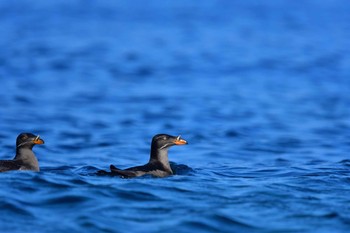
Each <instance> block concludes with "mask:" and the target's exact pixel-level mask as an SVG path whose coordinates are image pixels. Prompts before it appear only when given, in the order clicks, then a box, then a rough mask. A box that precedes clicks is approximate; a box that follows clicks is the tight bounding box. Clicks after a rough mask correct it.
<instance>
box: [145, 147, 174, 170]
mask: <svg viewBox="0 0 350 233" xmlns="http://www.w3.org/2000/svg"><path fill="white" fill-rule="evenodd" d="M149 162H150V163H151V162H160V163H161V164H163V166H164V167H165V168H167V169H169V170H171V168H170V164H169V159H168V148H164V149H159V148H156V147H155V146H152V147H151V155H150V160H149Z"/></svg>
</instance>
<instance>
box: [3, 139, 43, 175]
mask: <svg viewBox="0 0 350 233" xmlns="http://www.w3.org/2000/svg"><path fill="white" fill-rule="evenodd" d="M36 144H44V140H42V139H41V138H40V136H39V135H37V136H36V135H34V134H32V133H21V134H20V135H18V137H17V140H16V156H15V158H14V159H13V160H0V172H6V171H12V170H31V171H39V170H40V168H39V163H38V160H37V158H36V157H35V154H34V152H33V151H32V149H33V146H34V145H36Z"/></svg>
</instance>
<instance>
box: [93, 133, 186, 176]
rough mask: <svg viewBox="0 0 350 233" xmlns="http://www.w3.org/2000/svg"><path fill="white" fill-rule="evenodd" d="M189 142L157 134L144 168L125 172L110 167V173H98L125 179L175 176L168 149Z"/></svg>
mask: <svg viewBox="0 0 350 233" xmlns="http://www.w3.org/2000/svg"><path fill="white" fill-rule="evenodd" d="M184 144H187V141H185V140H184V139H182V138H180V136H178V137H175V136H170V135H167V134H157V135H155V136H154V137H153V139H152V145H151V155H150V159H149V162H148V163H147V164H145V165H142V166H137V167H130V168H127V169H125V170H121V169H118V168H116V167H115V166H113V165H110V169H111V171H110V172H106V171H103V170H101V171H98V174H99V175H113V176H121V177H124V178H132V177H137V176H143V175H152V176H155V177H166V176H169V175H172V174H173V171H172V170H171V167H170V164H169V159H168V149H169V147H171V146H174V145H184Z"/></svg>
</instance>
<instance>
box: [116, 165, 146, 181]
mask: <svg viewBox="0 0 350 233" xmlns="http://www.w3.org/2000/svg"><path fill="white" fill-rule="evenodd" d="M110 169H111V173H112V174H113V175H118V176H122V177H124V178H131V177H136V176H140V175H143V174H144V173H143V172H140V171H133V170H121V169H119V168H116V167H115V166H114V165H111V166H110ZM140 173H143V174H140Z"/></svg>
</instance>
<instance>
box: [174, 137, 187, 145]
mask: <svg viewBox="0 0 350 233" xmlns="http://www.w3.org/2000/svg"><path fill="white" fill-rule="evenodd" d="M174 143H175V145H185V144H187V141H186V140H184V139H182V138H180V136H178V137H177V138H176V139H175V141H174Z"/></svg>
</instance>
